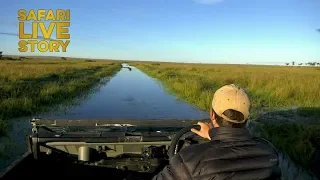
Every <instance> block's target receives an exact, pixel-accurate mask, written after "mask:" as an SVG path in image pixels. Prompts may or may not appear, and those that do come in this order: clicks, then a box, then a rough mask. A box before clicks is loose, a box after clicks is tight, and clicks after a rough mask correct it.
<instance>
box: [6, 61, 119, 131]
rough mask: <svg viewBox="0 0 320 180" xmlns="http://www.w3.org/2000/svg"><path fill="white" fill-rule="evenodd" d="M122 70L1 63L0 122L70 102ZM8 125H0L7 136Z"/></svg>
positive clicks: (109, 64) (108, 65)
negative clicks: (105, 78) (104, 78)
mask: <svg viewBox="0 0 320 180" xmlns="http://www.w3.org/2000/svg"><path fill="white" fill-rule="evenodd" d="M120 68H121V66H120V63H118V62H115V61H96V62H86V61H84V60H48V59H45V60H41V59H32V60H24V61H0V121H1V119H2V121H4V120H7V119H10V118H14V117H20V116H26V115H32V114H34V113H37V112H42V111H47V110H49V109H50V107H52V105H56V104H59V103H63V102H68V101H71V100H72V99H73V98H75V97H77V96H78V95H79V94H81V93H86V92H88V91H89V90H90V88H91V87H92V86H93V85H95V84H97V83H99V82H100V80H101V78H103V77H109V76H112V75H113V74H114V73H115V72H117V71H118V70H120ZM5 124H6V123H5V122H0V134H3V133H4V132H3V130H4V129H5ZM1 129H2V130H1Z"/></svg>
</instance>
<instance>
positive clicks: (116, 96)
mask: <svg viewBox="0 0 320 180" xmlns="http://www.w3.org/2000/svg"><path fill="white" fill-rule="evenodd" d="M123 66H124V67H126V68H122V69H121V70H120V71H119V72H118V73H117V74H116V75H115V76H114V77H113V78H112V79H110V80H109V81H107V82H106V83H104V84H102V85H99V86H98V87H96V88H95V90H94V91H93V93H92V94H90V95H88V96H86V97H81V98H79V100H80V102H79V103H77V104H76V105H71V106H70V105H67V109H64V110H61V111H57V112H56V111H53V112H46V113H41V114H38V115H37V116H36V117H38V118H42V119H77V120H81V119H86V120H90V119H97V120H103V119H109V120H116V119H119V120H121V119H122V120H125V119H134V120H147V119H163V120H166V119H179V120H183V119H206V118H208V113H207V112H203V111H201V110H199V109H198V108H197V107H195V106H192V105H190V104H187V103H185V102H183V101H181V100H178V99H177V98H176V97H175V96H173V95H170V94H168V93H167V92H166V91H165V90H164V89H163V87H162V85H161V84H160V82H159V81H158V80H156V79H153V78H150V77H149V76H147V75H146V74H144V73H143V72H141V71H140V70H139V69H137V68H135V67H131V66H130V68H127V67H129V66H127V65H126V64H123ZM62 106H63V105H62ZM32 118H33V117H21V118H16V119H12V120H10V123H11V124H10V126H11V127H10V129H11V130H10V132H8V137H6V138H5V137H2V138H0V141H1V142H2V143H1V145H0V152H3V154H2V155H1V156H0V172H1V170H3V169H4V168H5V167H6V166H8V165H9V164H11V163H12V162H13V161H14V160H15V159H16V158H17V157H19V156H21V155H22V154H23V153H24V152H25V151H26V150H27V149H26V142H25V136H26V135H28V134H30V132H31V127H30V124H29V120H30V119H32Z"/></svg>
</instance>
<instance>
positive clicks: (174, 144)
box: [168, 124, 200, 159]
mask: <svg viewBox="0 0 320 180" xmlns="http://www.w3.org/2000/svg"><path fill="white" fill-rule="evenodd" d="M192 128H195V129H197V130H200V126H199V125H197V124H194V125H191V126H187V127H184V128H183V129H181V130H180V131H179V132H177V133H176V135H175V136H174V137H173V139H172V141H171V144H170V147H169V149H168V156H169V158H170V159H171V158H172V157H173V156H174V155H175V154H177V153H178V151H179V149H178V142H179V140H180V138H181V137H182V136H183V135H184V134H186V133H188V132H191V129H192Z"/></svg>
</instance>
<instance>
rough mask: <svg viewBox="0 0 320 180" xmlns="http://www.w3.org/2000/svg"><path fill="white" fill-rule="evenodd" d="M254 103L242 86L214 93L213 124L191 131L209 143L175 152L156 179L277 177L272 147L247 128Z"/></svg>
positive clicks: (225, 87) (222, 88) (275, 157)
mask: <svg viewBox="0 0 320 180" xmlns="http://www.w3.org/2000/svg"><path fill="white" fill-rule="evenodd" d="M250 106H251V102H250V99H249V96H248V95H247V93H246V92H245V91H244V90H243V89H242V88H240V87H238V86H236V85H234V84H230V85H225V86H223V87H221V88H220V89H218V90H217V91H216V92H215V93H214V96H213V101H212V107H211V109H210V119H211V122H210V123H204V122H198V125H200V127H201V129H200V130H199V131H198V130H196V129H191V131H192V132H194V133H196V134H198V135H199V136H201V137H203V138H206V139H208V140H209V142H206V143H202V144H197V145H191V146H188V147H186V148H184V149H182V150H181V151H180V152H178V153H177V154H175V155H174V156H173V157H172V159H171V160H170V162H169V165H167V166H166V167H165V168H164V169H163V170H162V171H161V172H160V173H159V174H157V175H156V176H154V177H153V180H185V179H188V180H189V179H193V180H198V179H199V180H200V179H201V180H202V179H208V180H209V179H215V180H218V179H242V180H244V179H277V178H279V177H280V169H279V167H278V163H279V162H278V155H277V153H276V151H275V149H274V148H273V146H272V145H271V144H270V145H269V143H267V142H265V141H263V140H262V139H257V138H253V137H252V136H251V135H250V133H249V131H248V130H247V129H246V128H245V126H246V123H247V120H248V118H249V110H250Z"/></svg>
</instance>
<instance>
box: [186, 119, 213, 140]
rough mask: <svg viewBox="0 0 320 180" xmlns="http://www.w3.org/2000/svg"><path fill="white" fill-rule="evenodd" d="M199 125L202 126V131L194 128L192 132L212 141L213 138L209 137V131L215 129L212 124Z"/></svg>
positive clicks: (199, 123)
mask: <svg viewBox="0 0 320 180" xmlns="http://www.w3.org/2000/svg"><path fill="white" fill-rule="evenodd" d="M197 124H198V125H200V127H201V129H200V131H198V130H196V129H194V128H192V129H191V131H192V132H194V133H196V134H198V135H199V136H201V137H203V138H206V139H209V140H211V138H210V136H209V130H210V129H211V128H213V126H212V124H211V123H206V122H198V123H197Z"/></svg>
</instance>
